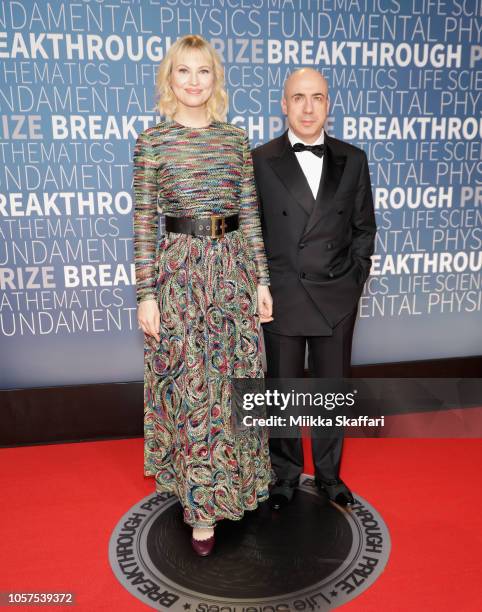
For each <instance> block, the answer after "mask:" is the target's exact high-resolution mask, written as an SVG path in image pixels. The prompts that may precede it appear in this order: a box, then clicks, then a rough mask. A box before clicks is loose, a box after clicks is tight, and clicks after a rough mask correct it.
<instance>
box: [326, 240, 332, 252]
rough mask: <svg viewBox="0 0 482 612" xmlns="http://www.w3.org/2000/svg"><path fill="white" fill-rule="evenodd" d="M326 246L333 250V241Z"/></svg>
mask: <svg viewBox="0 0 482 612" xmlns="http://www.w3.org/2000/svg"><path fill="white" fill-rule="evenodd" d="M326 248H327V249H328V250H329V251H331V249H332V248H333V242H329V243H328V244H327V245H326Z"/></svg>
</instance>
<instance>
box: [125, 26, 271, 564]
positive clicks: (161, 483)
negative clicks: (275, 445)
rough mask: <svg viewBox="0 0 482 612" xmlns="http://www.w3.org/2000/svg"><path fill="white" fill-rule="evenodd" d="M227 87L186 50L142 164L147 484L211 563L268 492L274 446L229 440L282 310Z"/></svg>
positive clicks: (175, 64)
mask: <svg viewBox="0 0 482 612" xmlns="http://www.w3.org/2000/svg"><path fill="white" fill-rule="evenodd" d="M223 86H224V79H223V70H222V66H221V63H220V61H219V58H218V56H217V54H216V53H215V51H214V50H213V48H212V47H211V46H210V45H209V43H207V42H206V41H205V40H204V39H203V38H201V37H200V36H194V35H189V36H184V37H183V38H181V39H179V40H178V41H177V42H176V43H175V44H174V45H173V46H172V47H171V48H170V50H169V51H168V53H167V54H166V56H165V58H164V59H163V61H162V63H161V65H160V67H159V71H158V75H157V90H158V95H159V102H158V109H159V111H160V113H161V115H164V116H165V117H166V120H165V121H163V122H161V123H159V124H158V125H156V126H155V127H152V128H149V129H147V130H145V131H144V132H143V133H141V134H140V135H139V137H138V139H137V143H136V148H135V152H134V194H135V203H136V205H135V213H134V259H135V267H136V280H137V302H138V321H139V325H140V327H141V328H142V330H143V331H144V333H145V344H144V409H145V429H144V432H145V465H144V473H145V474H146V475H153V476H155V481H156V490H157V491H170V492H172V493H174V494H176V495H177V497H178V498H179V500H180V502H181V504H182V506H183V509H184V520H185V522H186V523H188V524H189V525H190V526H192V528H193V534H192V539H191V542H192V545H193V548H194V550H195V551H196V552H197V553H198V554H200V555H203V556H204V555H206V554H209V553H210V552H211V550H212V548H213V545H214V526H215V524H216V522H217V521H218V520H221V519H224V518H226V519H231V520H238V519H241V518H242V516H243V513H244V511H245V510H252V509H254V508H256V507H257V505H258V503H259V502H261V501H264V500H265V499H266V498H267V497H268V483H269V481H270V462H269V451H268V446H267V440H266V439H265V436H264V434H261V435H260V434H256V433H255V432H253V431H249V430H248V432H244V433H242V434H236V435H234V434H233V432H232V430H231V427H230V417H231V407H230V386H231V377H238V378H241V377H251V378H252V377H262V376H263V371H262V362H261V354H260V340H259V334H260V331H259V330H260V325H259V324H260V322H265V321H270V320H272V316H271V314H272V301H271V295H270V292H269V289H268V285H269V277H268V267H267V262H266V256H265V253H264V244H263V240H262V234H261V227H260V221H259V216H258V208H257V199H256V191H255V185H254V178H253V170H252V161H251V155H250V151H249V144H248V139H247V136H246V135H245V133H244V131H243V130H241V129H240V128H237V127H234V126H232V125H230V124H228V123H225V122H224V118H225V114H226V109H227V96H226V93H225V91H224V88H223ZM158 210H160V211H162V212H163V213H164V215H165V222H166V232H165V235H164V236H163V237H162V239H161V240H160V242H159V241H158V238H157V228H158Z"/></svg>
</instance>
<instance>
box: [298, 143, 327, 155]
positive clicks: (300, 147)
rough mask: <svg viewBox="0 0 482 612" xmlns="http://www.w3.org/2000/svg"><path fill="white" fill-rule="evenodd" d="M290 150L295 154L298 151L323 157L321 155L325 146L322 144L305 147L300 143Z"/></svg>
mask: <svg viewBox="0 0 482 612" xmlns="http://www.w3.org/2000/svg"><path fill="white" fill-rule="evenodd" d="M291 148H292V149H293V151H294V152H295V153H299V152H300V151H309V152H310V153H313V154H314V155H316V156H317V157H323V153H324V152H325V145H322V144H317V145H305V144H303V143H302V142H297V143H295V144H294V145H293V146H292V147H291Z"/></svg>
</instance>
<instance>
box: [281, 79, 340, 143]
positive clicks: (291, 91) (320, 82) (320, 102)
mask: <svg viewBox="0 0 482 612" xmlns="http://www.w3.org/2000/svg"><path fill="white" fill-rule="evenodd" d="M281 108H282V109H283V113H284V114H285V115H287V117H288V124H289V126H290V128H291V130H292V131H293V132H294V133H295V135H296V136H297V137H298V138H299V139H300V140H302V141H303V142H305V143H306V144H311V143H313V142H315V141H316V140H317V139H318V138H319V136H320V134H321V131H322V129H323V125H324V123H325V120H326V117H327V115H328V83H327V81H326V79H325V77H324V76H322V75H321V74H320V73H319V72H318V71H317V70H315V69H314V68H300V69H299V70H295V71H294V72H292V73H291V74H290V76H289V77H288V78H287V79H286V82H285V86H284V94H283V99H282V100H281Z"/></svg>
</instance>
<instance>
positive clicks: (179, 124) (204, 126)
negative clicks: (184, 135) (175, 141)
mask: <svg viewBox="0 0 482 612" xmlns="http://www.w3.org/2000/svg"><path fill="white" fill-rule="evenodd" d="M171 121H172V123H173V124H174V125H175V126H176V127H181V128H186V129H188V130H207V129H208V128H210V127H213V125H214V123H215V122H214V120H213V121H211V123H209V124H208V125H201V126H196V125H184V124H183V123H179V121H176V120H175V119H172V120H171Z"/></svg>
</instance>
